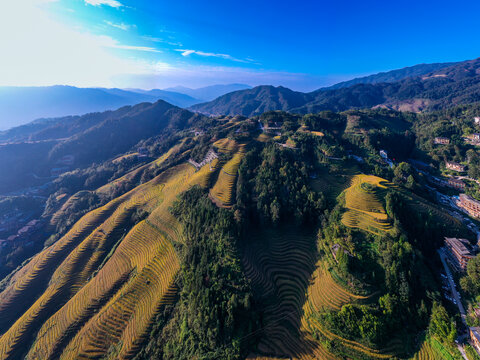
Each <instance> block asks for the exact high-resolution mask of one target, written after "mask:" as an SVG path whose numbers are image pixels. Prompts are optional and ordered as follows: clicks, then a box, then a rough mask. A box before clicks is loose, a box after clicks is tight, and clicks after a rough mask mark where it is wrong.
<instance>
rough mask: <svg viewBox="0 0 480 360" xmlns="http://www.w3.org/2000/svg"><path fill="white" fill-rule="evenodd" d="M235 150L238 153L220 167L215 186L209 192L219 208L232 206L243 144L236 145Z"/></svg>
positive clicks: (243, 153) (242, 154) (243, 154)
mask: <svg viewBox="0 0 480 360" xmlns="http://www.w3.org/2000/svg"><path fill="white" fill-rule="evenodd" d="M235 148H236V149H238V151H237V152H236V153H235V154H234V155H233V157H232V159H230V160H229V161H227V162H226V163H225V165H224V166H223V167H222V169H221V170H220V173H219V175H218V178H217V181H216V183H215V185H214V186H213V187H212V189H211V190H210V197H211V198H212V200H213V201H214V202H215V203H216V204H217V205H218V206H221V207H230V206H232V205H233V193H234V186H235V183H236V180H237V173H238V168H239V166H240V162H241V161H242V159H243V157H244V156H245V145H244V144H239V145H238V144H237V145H236V146H235Z"/></svg>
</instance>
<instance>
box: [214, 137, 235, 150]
mask: <svg viewBox="0 0 480 360" xmlns="http://www.w3.org/2000/svg"><path fill="white" fill-rule="evenodd" d="M238 145H239V144H238V143H237V142H236V141H235V140H233V139H228V138H224V139H220V140H217V141H215V142H214V143H213V147H215V148H217V150H218V151H219V152H221V153H233V152H236V151H237V149H238Z"/></svg>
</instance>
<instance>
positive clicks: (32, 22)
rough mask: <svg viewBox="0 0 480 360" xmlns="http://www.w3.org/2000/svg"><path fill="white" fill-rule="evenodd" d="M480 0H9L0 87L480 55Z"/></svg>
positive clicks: (226, 77)
mask: <svg viewBox="0 0 480 360" xmlns="http://www.w3.org/2000/svg"><path fill="white" fill-rule="evenodd" d="M478 14H480V2H479V1H477V0H471V1H457V2H455V3H453V2H452V1H443V0H437V1H418V0H417V1H410V0H406V1H402V0H398V1H371V0H370V1H369V0H364V1H341V0H337V1H333V0H332V1H322V0H318V1H258V0H257V1H251V0H244V1H230V0H224V1H217V0H208V1H182V0H177V1H151V0H150V1H146V0H136V1H133V0H15V1H10V2H7V1H6V2H4V3H3V4H2V5H0V44H3V45H2V47H3V49H4V50H3V51H2V57H0V85H22V86H23V85H52V84H68V85H76V86H107V87H126V88H128V87H141V88H165V87H169V86H175V85H183V86H189V87H200V86H205V85H211V84H217V83H232V82H237V83H247V84H250V85H258V84H273V85H284V86H287V87H290V88H293V89H296V90H313V89H316V88H319V87H321V86H325V85H329V84H332V83H335V82H338V81H342V80H345V79H349V78H352V77H356V76H362V75H366V74H371V73H376V72H379V71H387V70H391V69H396V68H401V67H404V66H410V65H414V64H418V63H431V62H445V61H459V60H466V59H473V58H476V57H479V56H480V46H479V45H480V21H479V19H478Z"/></svg>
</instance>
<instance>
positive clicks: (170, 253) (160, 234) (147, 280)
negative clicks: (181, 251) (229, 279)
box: [0, 164, 195, 359]
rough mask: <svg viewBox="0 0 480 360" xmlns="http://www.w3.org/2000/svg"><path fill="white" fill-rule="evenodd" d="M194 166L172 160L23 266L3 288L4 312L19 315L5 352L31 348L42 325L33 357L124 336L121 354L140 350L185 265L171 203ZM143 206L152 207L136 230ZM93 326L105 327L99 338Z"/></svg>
mask: <svg viewBox="0 0 480 360" xmlns="http://www.w3.org/2000/svg"><path fill="white" fill-rule="evenodd" d="M194 171H195V170H194V169H193V167H191V166H189V165H187V164H184V165H179V166H177V167H174V168H171V169H169V170H168V171H165V172H164V173H162V174H161V175H159V176H158V177H156V178H155V179H153V180H152V181H150V182H148V183H145V184H143V185H141V186H139V187H137V188H135V189H134V190H132V191H130V192H129V193H127V194H125V195H124V196H121V197H119V198H117V199H115V200H114V201H112V202H111V203H109V204H107V205H105V206H104V207H102V208H100V209H97V210H94V211H92V212H91V213H89V214H87V215H85V216H84V217H83V218H82V219H81V220H80V221H79V222H78V223H77V224H75V226H74V227H73V228H72V230H71V231H70V232H69V233H68V234H67V235H65V236H64V237H63V238H62V239H60V240H59V241H58V242H57V243H56V244H54V245H52V246H51V247H49V248H47V249H46V250H44V251H43V252H41V253H40V254H39V255H37V256H36V257H35V258H34V259H33V260H32V261H31V262H30V263H29V264H27V265H26V266H25V267H24V268H23V269H21V271H19V272H18V273H17V274H16V275H15V276H14V278H13V279H12V282H11V285H9V286H8V287H7V288H6V289H5V291H4V292H3V293H2V294H0V296H1V298H2V300H3V301H2V303H1V311H2V312H3V314H4V318H6V317H7V316H8V315H10V318H11V319H12V321H11V322H13V321H15V319H17V320H16V322H15V323H14V324H13V325H12V326H11V327H10V328H9V329H8V331H6V333H5V334H3V335H2V337H1V338H0V359H8V358H16V357H18V356H19V355H21V354H22V353H24V352H25V351H26V350H27V347H26V345H27V344H30V343H31V341H32V340H33V339H32V338H31V336H32V335H34V334H35V333H36V332H37V330H39V329H40V327H41V329H40V331H39V333H38V336H37V339H36V341H35V344H34V346H33V347H32V349H31V351H30V354H29V357H30V358H35V359H45V358H51V359H53V358H58V356H59V354H61V353H62V351H64V349H65V352H64V353H63V356H65V357H67V358H74V359H76V358H81V357H82V356H84V355H85V356H86V355H88V356H90V357H91V356H94V357H95V356H98V357H102V356H104V355H105V354H106V353H107V352H108V351H109V349H110V348H111V347H115V346H116V345H118V344H121V346H120V347H118V349H117V351H118V357H124V358H128V357H129V356H130V355H131V354H132V353H133V352H135V349H136V347H137V346H138V344H139V342H140V341H141V339H142V338H143V336H145V334H146V333H147V332H148V328H149V325H150V323H151V320H152V318H153V317H154V316H155V314H156V313H157V311H158V310H159V309H160V308H161V306H162V305H163V304H166V303H168V302H169V301H171V300H172V299H173V295H174V292H172V291H173V290H174V289H173V279H174V276H175V274H176V272H177V270H178V266H179V265H178V259H177V257H176V254H175V252H174V249H173V246H172V243H171V241H181V238H180V235H179V234H180V231H179V230H180V229H179V225H178V222H176V220H175V219H174V218H173V217H172V216H171V214H170V213H169V211H168V208H169V206H170V205H171V203H172V201H173V200H174V199H175V198H176V196H177V195H178V194H179V193H180V192H182V191H184V190H186V189H188V188H189V187H190V186H191V185H192V184H193V183H194V182H192V181H191V179H192V175H193V174H194ZM140 208H142V209H146V210H149V211H151V214H150V216H149V217H148V219H146V220H145V221H143V222H141V223H140V224H139V225H137V226H135V227H134V228H133V229H132V230H130V231H129V232H128V226H127V225H128V224H127V223H128V220H129V217H130V215H131V213H132V212H133V211H135V210H136V209H140ZM126 230H127V231H126ZM118 243H119V244H118ZM115 245H118V247H117V248H115ZM112 248H113V250H114V251H112ZM109 253H110V254H109ZM99 268H100V270H99V271H98V269H99ZM97 271H98V273H97ZM94 275H95V276H94ZM92 276H93V277H92ZM42 282H43V284H44V285H43V288H42ZM36 289H38V292H37V293H35V292H34V290H36ZM40 293H41V296H40V297H39V298H37V296H38V295H39V294H40ZM27 294H32V295H31V296H28V299H25V297H26V296H27ZM36 294H38V295H36ZM18 299H22V300H23V302H22V301H16V300H18ZM29 299H31V300H30V302H29V301H28V300H29ZM69 299H70V300H69ZM68 300H69V301H68ZM67 301H68V302H67ZM65 303H66V304H65ZM12 313H15V314H13V315H11V314H12ZM15 315H16V317H15ZM52 316H53V317H52ZM49 317H50V319H49ZM3 324H6V323H5V322H3V321H2V325H3ZM42 324H43V326H42ZM106 324H108V326H107V325H106ZM82 326H83V327H82ZM102 329H103V330H102ZM101 331H105V334H107V333H108V334H110V335H109V336H106V337H105V336H101V335H100V332H101ZM92 334H98V335H99V337H98V338H97V340H96V341H97V342H99V343H98V344H96V345H95V344H93V339H94V338H95V337H96V336H94V335H92ZM112 334H115V335H114V336H113V335H112ZM75 335H76V336H75ZM92 349H93V350H92ZM95 354H96V355H95Z"/></svg>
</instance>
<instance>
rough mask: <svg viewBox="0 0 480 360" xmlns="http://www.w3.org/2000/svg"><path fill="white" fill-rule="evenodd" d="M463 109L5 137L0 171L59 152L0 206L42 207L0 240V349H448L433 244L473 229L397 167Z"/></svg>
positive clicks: (145, 108)
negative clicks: (58, 169)
mask: <svg viewBox="0 0 480 360" xmlns="http://www.w3.org/2000/svg"><path fill="white" fill-rule="evenodd" d="M265 89H267V90H269V91H270V90H271V89H268V88H264V90H265ZM273 90H275V88H274V89H273ZM273 90H272V91H273ZM280 90H281V91H284V89H280ZM286 92H288V91H286ZM277 96H278V98H281V97H282V96H283V95H280V94H278V93H277ZM300 100H301V99H300ZM282 101H283V100H282ZM288 104H290V105H292V104H294V103H293V102H291V100H290V102H288ZM295 105H296V104H295ZM478 114H480V108H479V107H478V106H466V107H460V108H454V109H452V110H448V111H447V110H445V111H439V112H436V113H433V114H427V113H426V114H415V113H402V112H397V111H392V110H389V109H373V110H349V111H345V112H332V111H324V112H319V113H316V114H308V115H298V114H292V113H287V112H281V111H270V112H265V113H263V114H261V115H258V116H255V117H250V118H246V117H241V116H235V117H214V118H207V117H203V116H200V115H195V114H193V113H191V112H189V111H187V110H183V109H179V108H177V107H174V106H172V105H170V104H167V103H165V102H163V101H158V102H156V103H154V104H150V103H144V104H139V105H136V106H133V107H130V106H129V107H124V108H121V109H119V110H117V111H113V112H105V113H99V114H90V115H88V116H83V117H71V118H68V119H63V120H59V121H57V122H55V121H52V123H51V126H50V127H46V128H41V129H39V128H37V127H35V125H30V127H28V126H27V127H24V128H23V130H22V131H23V133H22V134H20V130H18V131H17V133H15V134H14V135H12V136H16V139H17V143H11V144H9V145H5V146H4V147H3V148H1V151H8V154H9V156H4V155H3V154H7V153H6V152H4V153H3V154H2V156H1V158H5V157H6V158H8V157H13V158H14V159H15V161H11V162H10V163H9V164H7V165H4V166H5V169H6V171H7V172H12V171H18V170H16V167H18V164H23V163H24V162H26V163H28V162H29V161H31V162H32V161H33V164H30V167H31V168H33V169H35V171H37V170H38V171H39V172H41V171H42V169H46V171H50V167H51V166H52V165H51V164H55V163H56V162H57V161H58V160H59V159H60V161H62V159H63V158H64V157H65V156H67V157H68V156H69V155H71V156H73V157H74V158H75V162H74V163H73V165H72V167H71V168H70V169H68V170H66V171H65V172H64V173H63V174H61V175H59V176H58V175H56V176H53V177H49V176H45V178H44V179H42V178H40V179H39V178H36V180H37V181H38V182H39V185H41V184H42V181H43V184H46V185H45V186H44V185H41V186H38V187H35V188H31V189H30V190H29V191H25V192H20V193H16V194H11V195H10V196H8V197H4V200H2V201H4V202H7V201H8V204H9V205H8V206H9V207H10V208H11V207H12V206H13V205H12V204H16V205H15V206H18V208H19V209H24V208H25V203H27V204H28V206H29V207H30V208H32V209H33V208H34V209H40V212H43V213H42V215H41V216H40V219H41V222H40V225H39V227H38V228H37V230H35V232H33V233H31V234H30V235H29V240H28V241H25V240H22V238H21V237H20V238H18V239H17V240H16V241H14V242H10V243H7V245H6V246H3V247H2V248H0V261H1V262H0V263H1V264H5V265H3V266H2V268H1V269H0V270H2V272H1V274H2V276H4V275H6V277H5V278H4V279H3V280H2V281H1V282H0V319H1V321H0V359H22V358H27V359H42V360H43V359H57V358H61V359H82V358H97V359H100V358H103V359H119V358H120V359H135V360H141V359H152V358H159V359H172V360H173V359H175V360H177V359H192V358H204V359H232V360H236V359H249V360H254V359H257V360H260V359H265V358H274V359H275V358H294V359H312V360H313V359H329V360H335V359H339V360H340V359H345V358H356V359H365V360H366V359H379V360H380V359H387V358H396V359H405V360H407V359H419V358H420V359H422V357H421V356H424V355H422V354H433V355H432V356H434V358H441V357H442V356H443V355H444V354H449V356H457V355H458V353H457V352H455V351H458V350H456V347H455V345H454V339H455V336H456V325H455V321H453V319H452V318H451V317H450V315H449V313H448V312H447V310H448V306H447V307H445V302H444V301H443V300H442V294H441V291H442V290H441V285H442V283H441V280H440V278H439V276H438V272H439V269H440V267H441V263H440V261H439V260H438V258H437V257H436V248H437V247H438V246H440V245H441V243H442V239H443V236H461V237H465V238H467V239H470V240H472V241H473V240H474V239H475V235H474V233H473V232H471V231H470V229H469V228H468V227H467V226H465V225H464V224H463V223H462V222H461V221H459V220H458V219H457V218H456V217H454V216H452V215H450V214H449V212H448V211H446V210H445V209H444V208H443V207H442V206H441V205H439V204H437V203H435V196H433V195H431V194H429V193H428V191H426V189H427V187H425V185H426V184H427V180H426V178H425V175H424V174H423V173H420V172H417V171H416V170H415V169H414V168H413V167H411V166H410V165H409V164H406V163H405V162H403V161H406V160H408V159H409V158H410V157H416V158H417V159H419V160H422V161H427V162H430V163H432V164H438V163H441V162H442V161H443V159H442V158H440V157H439V156H447V158H448V156H449V155H448V154H450V152H449V151H450V150H448V149H447V150H446V151H444V152H439V153H436V152H435V151H434V150H432V149H431V148H429V146H431V145H430V144H431V143H432V141H433V136H436V135H438V134H440V135H443V134H445V132H446V131H451V130H452V128H451V127H449V126H450V124H451V119H452V118H454V117H456V118H459V121H460V123H459V126H460V127H461V129H467V124H470V126H474V125H472V124H471V123H472V120H471V118H472V117H473V116H477V115H478ZM259 124H260V126H259ZM426 124H431V127H432V129H434V131H430V130H428V129H427V128H426ZM462 131H463V130H462ZM465 131H466V130H465ZM10 134H13V133H10ZM19 134H20V135H19ZM21 136H23V138H22V137H21ZM21 139H30V140H29V141H21ZM33 139H34V140H33ZM454 146H457V145H454V144H452V149H451V153H456V154H458V156H462V155H463V156H465V151H466V150H467V148H466V147H458V146H457V148H454ZM139 148H142V149H143V150H142V151H141V152H142V154H143V155H142V154H140V153H138V152H137V151H139ZM381 149H383V150H386V151H387V152H388V154H389V156H391V158H395V159H396V161H397V164H396V166H395V167H394V168H391V167H390V166H388V164H387V163H386V162H385V161H384V160H382V158H381V157H380V156H379V150H381ZM14 154H16V155H14ZM45 154H46V156H47V157H46V159H47V162H50V163H42V157H43V156H45ZM352 154H354V155H355V156H356V159H355V158H353V157H352ZM432 166H433V165H432ZM25 171H27V170H25ZM1 173H2V180H3V179H4V176H5V175H4V174H5V173H6V172H5V171H3V170H2V172H1ZM24 174H26V172H25V173H24ZM13 178H14V179H16V180H17V181H19V179H21V178H22V175H19V174H18V173H17V174H16V175H15V176H14V177H12V179H13ZM11 181H12V180H11ZM15 185H16V186H17V187H19V188H20V187H21V184H15ZM32 189H33V190H34V192H32V193H30V191H31V190H32ZM37 198H40V199H45V198H48V199H47V200H46V206H45V207H44V208H42V207H41V205H40V204H41V203H42V202H41V201H36V202H35V201H34V200H35V199H37ZM28 201H30V203H28ZM44 201H45V200H44ZM2 204H3V203H2V202H1V201H0V214H2V213H1V211H4V209H5V208H7V207H8V206H2ZM6 204H7V203H6ZM27 259H28V260H27ZM24 260H26V261H24ZM17 267H18V268H17ZM8 273H9V274H8ZM7 274H8V275H7ZM419 274H421V276H419ZM20 285H21V286H20ZM469 286H472V288H474V287H475V286H476V285H469ZM447 305H448V304H447ZM450 354H453V355H450Z"/></svg>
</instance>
